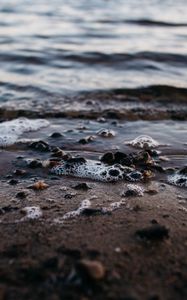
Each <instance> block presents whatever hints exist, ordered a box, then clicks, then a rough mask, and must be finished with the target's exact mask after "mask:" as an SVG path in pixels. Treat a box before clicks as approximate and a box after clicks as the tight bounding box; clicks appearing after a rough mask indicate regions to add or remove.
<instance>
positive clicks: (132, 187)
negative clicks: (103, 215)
mask: <svg viewBox="0 0 187 300" xmlns="http://www.w3.org/2000/svg"><path fill="white" fill-rule="evenodd" d="M126 192H130V193H132V196H136V197H142V196H143V194H144V189H143V188H142V187H141V186H139V185H136V184H128V185H127V190H126V191H125V193H124V194H123V196H126ZM127 196H128V195H127Z"/></svg>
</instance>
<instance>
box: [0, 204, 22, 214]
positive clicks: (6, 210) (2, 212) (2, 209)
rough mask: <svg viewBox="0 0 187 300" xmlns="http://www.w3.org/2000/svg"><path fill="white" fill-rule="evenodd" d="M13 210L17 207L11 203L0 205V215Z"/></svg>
mask: <svg viewBox="0 0 187 300" xmlns="http://www.w3.org/2000/svg"><path fill="white" fill-rule="evenodd" d="M14 210H18V207H14V206H11V205H8V206H4V207H1V208H0V215H3V214H5V213H9V212H11V211H14Z"/></svg>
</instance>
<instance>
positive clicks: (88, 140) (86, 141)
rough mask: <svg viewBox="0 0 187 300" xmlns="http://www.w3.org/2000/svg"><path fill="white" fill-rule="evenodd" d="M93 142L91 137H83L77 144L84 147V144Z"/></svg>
mask: <svg viewBox="0 0 187 300" xmlns="http://www.w3.org/2000/svg"><path fill="white" fill-rule="evenodd" d="M93 140H94V137H93V136H87V137H85V138H83V139H80V140H79V141H78V142H79V144H82V145H86V144H88V143H90V142H93Z"/></svg>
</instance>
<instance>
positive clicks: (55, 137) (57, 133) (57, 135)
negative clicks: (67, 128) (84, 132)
mask: <svg viewBox="0 0 187 300" xmlns="http://www.w3.org/2000/svg"><path fill="white" fill-rule="evenodd" d="M50 137H51V138H54V139H57V138H60V137H63V135H62V134H61V133H60V132H53V133H52V134H51V135H50Z"/></svg>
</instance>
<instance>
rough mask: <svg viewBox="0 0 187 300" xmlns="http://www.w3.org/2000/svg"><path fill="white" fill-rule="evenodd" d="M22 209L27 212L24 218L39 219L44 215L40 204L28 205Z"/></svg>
mask: <svg viewBox="0 0 187 300" xmlns="http://www.w3.org/2000/svg"><path fill="white" fill-rule="evenodd" d="M22 211H23V212H24V213H25V214H26V216H25V217H24V218H23V219H32V220H34V219H39V218H41V217H42V215H43V214H42V211H41V208H40V207H39V206H27V207H24V208H23V209H22Z"/></svg>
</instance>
